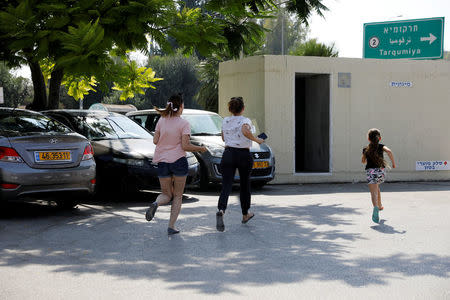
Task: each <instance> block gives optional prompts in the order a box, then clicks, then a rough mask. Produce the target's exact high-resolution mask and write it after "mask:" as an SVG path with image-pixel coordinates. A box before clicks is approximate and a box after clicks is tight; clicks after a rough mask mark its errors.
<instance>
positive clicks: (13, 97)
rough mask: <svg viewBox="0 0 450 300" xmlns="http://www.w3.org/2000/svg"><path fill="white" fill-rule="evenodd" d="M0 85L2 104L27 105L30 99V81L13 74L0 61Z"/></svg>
mask: <svg viewBox="0 0 450 300" xmlns="http://www.w3.org/2000/svg"><path fill="white" fill-rule="evenodd" d="M0 87H3V98H4V101H5V103H4V104H3V106H6V107H18V106H19V105H27V104H29V103H30V102H31V100H32V94H33V88H32V86H31V82H30V81H29V80H28V79H26V78H23V77H16V76H14V75H13V74H12V73H11V70H10V69H9V68H8V67H7V66H6V64H5V63H3V62H0Z"/></svg>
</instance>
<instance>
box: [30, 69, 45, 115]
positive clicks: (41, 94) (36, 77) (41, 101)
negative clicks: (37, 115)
mask: <svg viewBox="0 0 450 300" xmlns="http://www.w3.org/2000/svg"><path fill="white" fill-rule="evenodd" d="M28 65H29V66H30V71H31V80H32V81H33V90H34V99H33V103H31V107H30V108H31V109H33V110H37V111H39V110H44V109H46V108H47V91H46V89H45V80H44V75H42V70H41V67H40V66H39V63H38V62H33V61H29V63H28Z"/></svg>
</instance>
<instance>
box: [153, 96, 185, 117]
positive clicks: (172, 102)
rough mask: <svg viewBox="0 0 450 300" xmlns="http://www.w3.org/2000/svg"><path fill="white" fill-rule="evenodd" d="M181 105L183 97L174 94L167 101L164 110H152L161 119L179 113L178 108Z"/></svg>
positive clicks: (156, 108)
mask: <svg viewBox="0 0 450 300" xmlns="http://www.w3.org/2000/svg"><path fill="white" fill-rule="evenodd" d="M182 104H183V97H182V96H181V94H174V95H172V96H170V98H169V101H167V105H166V108H164V109H161V108H158V107H156V106H153V108H154V109H155V110H156V111H157V112H158V113H159V114H160V115H161V116H162V117H164V118H165V117H172V116H173V115H175V114H176V113H177V112H178V111H180V107H181V105H182Z"/></svg>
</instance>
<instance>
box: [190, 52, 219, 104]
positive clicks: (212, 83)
mask: <svg viewBox="0 0 450 300" xmlns="http://www.w3.org/2000/svg"><path fill="white" fill-rule="evenodd" d="M222 61H223V58H222V57H219V56H213V57H209V58H207V59H206V60H204V61H202V62H201V63H200V64H199V65H198V76H199V78H200V84H201V86H200V89H199V90H198V93H197V95H196V96H195V99H196V100H197V102H198V104H200V106H202V108H203V109H206V110H209V111H213V112H218V109H219V108H218V103H219V63H220V62H222Z"/></svg>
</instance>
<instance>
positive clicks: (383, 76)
mask: <svg viewBox="0 0 450 300" xmlns="http://www.w3.org/2000/svg"><path fill="white" fill-rule="evenodd" d="M233 96H242V97H243V98H244V103H245V105H246V109H245V115H246V116H247V117H249V118H251V119H252V120H254V121H256V122H257V124H258V127H259V131H261V132H262V131H264V132H266V133H267V135H268V136H269V139H268V140H267V142H268V144H269V145H270V146H271V147H272V149H273V150H274V152H275V157H276V179H275V181H274V182H275V183H310V182H357V181H364V180H365V174H364V166H363V165H362V164H361V153H362V148H363V147H364V146H366V145H367V143H368V141H367V131H368V130H369V129H370V128H373V127H376V128H379V129H380V130H381V133H382V141H381V142H382V143H383V144H386V145H387V146H388V147H389V148H391V149H392V150H393V152H394V156H395V159H396V163H397V168H396V169H391V170H388V177H387V180H390V181H397V180H401V181H412V180H450V167H449V164H450V62H449V61H444V60H433V61H431V60H427V61H415V60H377V59H353V58H322V57H298V56H255V57H248V58H245V59H242V60H239V61H228V62H224V63H221V64H220V68H219V114H221V115H222V116H227V115H229V112H228V108H227V103H228V100H229V99H230V97H233ZM385 158H386V159H387V156H386V157H385ZM447 162H448V163H449V164H447ZM428 164H429V165H428ZM434 164H437V166H436V167H434ZM424 166H425V167H424ZM428 166H431V167H428ZM424 168H425V169H427V170H424Z"/></svg>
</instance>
